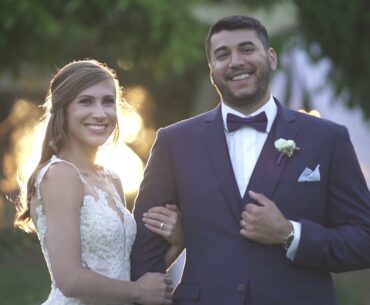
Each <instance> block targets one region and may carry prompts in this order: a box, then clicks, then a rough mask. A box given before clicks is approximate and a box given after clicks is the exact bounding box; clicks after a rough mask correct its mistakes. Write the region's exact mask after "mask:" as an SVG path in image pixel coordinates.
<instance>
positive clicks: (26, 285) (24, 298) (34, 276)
mask: <svg viewBox="0 0 370 305" xmlns="http://www.w3.org/2000/svg"><path fill="white" fill-rule="evenodd" d="M23 250H24V251H22V253H18V254H16V255H13V256H7V257H6V258H5V259H4V260H1V261H0V296H1V297H0V299H1V301H0V303H1V304H3V305H40V304H41V303H42V302H43V301H45V300H46V298H47V295H48V294H49V291H50V278H49V273H48V271H47V269H46V265H45V262H44V259H43V257H42V254H41V251H40V248H39V245H37V244H34V245H29V246H27V248H25V249H23Z"/></svg>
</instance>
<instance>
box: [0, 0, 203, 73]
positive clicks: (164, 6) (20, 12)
mask: <svg viewBox="0 0 370 305" xmlns="http://www.w3.org/2000/svg"><path fill="white" fill-rule="evenodd" d="M192 2H196V0H193V1H186V2H185V1H180V0H177V1H175V0H173V1H166V0H157V1H150V0H141V1H135V0H109V1H106V0H90V1H88V2H86V1H82V0H53V1H46V0H32V1H31V0H18V1H13V0H4V1H1V2H0V32H1V35H0V53H1V54H2V56H1V58H0V66H1V67H2V69H4V68H8V69H12V70H13V69H17V68H18V67H20V66H21V64H22V63H24V62H26V63H28V62H32V63H33V64H36V65H43V66H50V65H51V66H54V65H55V64H57V65H61V64H65V63H66V62H67V61H70V60H72V59H76V58H86V57H94V58H98V59H102V60H104V61H107V62H108V63H109V64H111V65H113V66H115V64H116V63H117V58H118V63H122V65H123V69H127V68H132V67H135V69H139V70H142V69H149V67H150V69H151V71H153V73H152V76H159V77H160V76H163V75H164V74H165V73H167V72H171V71H175V72H177V73H181V72H183V71H184V70H185V69H186V67H187V66H188V65H194V64H197V63H199V61H200V60H202V58H203V57H202V54H203V50H202V46H201V45H199V42H201V41H202V39H203V37H204V33H203V32H204V31H205V28H204V27H203V26H202V25H200V24H199V23H197V22H196V21H195V20H194V19H192V18H191V16H190V15H189V11H188V7H189V4H191V3H192ZM120 59H121V60H120Z"/></svg>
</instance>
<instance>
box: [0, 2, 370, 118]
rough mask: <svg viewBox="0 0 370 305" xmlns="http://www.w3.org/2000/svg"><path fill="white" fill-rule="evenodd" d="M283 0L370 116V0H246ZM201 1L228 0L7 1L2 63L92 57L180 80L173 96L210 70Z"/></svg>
mask: <svg viewBox="0 0 370 305" xmlns="http://www.w3.org/2000/svg"><path fill="white" fill-rule="evenodd" d="M283 1H284V2H288V1H289V2H291V3H294V4H295V5H296V7H297V9H298V14H299V18H298V21H299V27H300V30H301V32H302V33H303V35H304V37H305V40H306V42H307V45H308V50H310V45H311V44H312V43H317V44H318V45H320V48H321V53H320V54H313V55H314V56H316V58H322V57H328V58H330V59H331V61H332V63H333V69H332V71H331V74H330V76H329V77H330V79H331V81H332V82H333V84H334V86H335V88H336V93H337V94H338V95H339V94H342V95H343V96H344V97H347V101H348V105H350V106H355V105H358V106H361V107H362V109H363V110H364V113H365V116H366V117H370V103H369V102H367V101H368V97H369V96H370V86H369V85H368V80H369V79H370V60H369V54H370V40H369V39H368V38H367V35H368V33H369V32H370V2H369V1H368V0H353V1H347V0H326V1H322V0H312V1H300V0H258V1H257V0H251V1H248V2H246V5H248V8H252V9H255V8H261V7H264V8H267V9H273V5H279V4H281V3H282V2H283ZM198 3H208V4H210V5H212V4H222V3H225V1H221V0H208V1H207V0H187V1H183V0H171V1H168V0H156V1H153V0H90V1H83V0H53V1H46V0H17V1H14V0H2V1H0V54H1V57H0V67H1V69H2V70H9V71H14V72H15V71H17V70H18V69H19V68H22V66H23V64H25V63H26V64H29V63H32V65H33V66H37V67H38V68H42V67H48V68H49V67H55V66H57V67H59V66H62V65H64V64H65V63H66V62H69V61H70V60H72V59H81V58H91V57H93V58H96V59H98V60H102V61H104V62H106V63H107V64H109V65H110V66H112V67H113V68H116V69H117V70H118V72H119V75H120V77H121V78H122V79H124V83H126V84H128V85H129V84H130V83H135V84H143V85H148V84H149V86H151V87H152V88H154V87H155V86H159V85H163V84H164V83H166V82H169V81H171V82H172V83H173V82H174V80H176V82H175V84H174V85H176V86H175V87H171V88H169V87H167V88H166V90H169V91H172V92H169V93H168V94H169V95H170V96H173V95H174V94H175V92H176V91H177V90H180V91H182V90H184V91H186V90H187V91H194V85H196V83H197V80H198V79H199V77H200V76H204V75H205V73H207V66H206V62H205V57H204V51H203V40H204V37H205V36H206V33H207V30H208V25H204V24H202V23H200V22H199V21H198V20H196V19H195V18H194V16H193V15H192V14H191V7H192V5H193V4H198ZM190 73H192V74H191V77H190V79H189V75H190ZM152 88H149V89H152ZM343 93H345V94H343ZM191 97H192V96H191V94H188V95H186V96H185V97H183V99H182V97H179V96H177V103H178V104H182V103H183V102H185V103H187V104H188V105H190V101H191ZM189 98H190V99H189ZM172 114H173V113H169V114H168V115H172ZM183 115H186V113H183ZM161 123H163V122H161Z"/></svg>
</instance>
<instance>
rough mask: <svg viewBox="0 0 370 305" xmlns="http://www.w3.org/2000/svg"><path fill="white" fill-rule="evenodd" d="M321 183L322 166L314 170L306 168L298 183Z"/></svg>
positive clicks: (318, 165) (317, 166)
mask: <svg viewBox="0 0 370 305" xmlns="http://www.w3.org/2000/svg"><path fill="white" fill-rule="evenodd" d="M313 181H320V164H317V165H316V168H315V169H314V170H311V169H309V168H308V167H306V168H305V169H304V170H303V172H302V174H301V175H300V176H299V178H298V182H313Z"/></svg>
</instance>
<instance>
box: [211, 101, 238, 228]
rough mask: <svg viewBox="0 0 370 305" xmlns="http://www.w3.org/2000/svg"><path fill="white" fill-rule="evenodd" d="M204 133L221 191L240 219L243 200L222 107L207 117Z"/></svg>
mask: <svg viewBox="0 0 370 305" xmlns="http://www.w3.org/2000/svg"><path fill="white" fill-rule="evenodd" d="M205 122H206V128H205V133H204V138H205V143H206V146H207V151H208V154H209V157H210V161H211V164H212V168H213V170H214V174H215V176H216V178H217V180H218V182H219V184H220V188H221V191H222V193H223V195H224V197H225V199H226V202H227V203H228V204H229V206H230V208H231V209H232V211H233V213H234V215H235V217H236V219H237V220H238V221H239V219H240V213H241V210H240V207H241V201H242V198H241V196H240V193H239V189H238V186H237V183H236V180H235V175H234V171H233V169H232V165H231V161H230V155H229V150H228V148H227V142H226V137H225V131H224V125H223V122H222V114H221V107H220V106H218V107H217V108H216V109H214V110H213V111H211V112H210V113H209V115H208V116H207V117H206V120H205Z"/></svg>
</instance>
